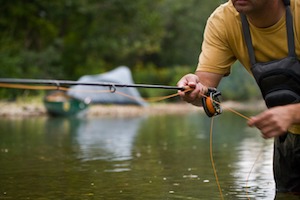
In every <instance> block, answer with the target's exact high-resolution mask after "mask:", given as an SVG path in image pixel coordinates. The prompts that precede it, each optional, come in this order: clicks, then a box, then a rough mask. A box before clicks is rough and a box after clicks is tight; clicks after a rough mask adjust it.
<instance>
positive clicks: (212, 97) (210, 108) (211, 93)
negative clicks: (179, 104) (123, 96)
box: [0, 78, 222, 117]
mask: <svg viewBox="0 0 300 200" xmlns="http://www.w3.org/2000/svg"><path fill="white" fill-rule="evenodd" d="M1 83H2V84H35V85H50V86H54V87H56V88H57V89H60V88H61V87H63V86H76V85H81V86H104V87H109V88H110V92H112V93H114V92H116V90H117V89H116V88H117V87H122V88H152V89H167V90H181V91H191V90H192V89H191V88H190V87H188V86H185V87H177V86H168V85H151V84H122V83H111V82H80V81H70V80H49V79H18V78H0V87H1ZM172 96H173V95H172ZM220 96H221V93H220V92H219V91H217V89H216V88H208V91H207V93H206V94H205V95H203V98H202V106H203V108H204V111H205V113H206V114H207V116H208V117H213V116H216V115H219V114H221V113H222V108H221V106H220V100H219V97H220Z"/></svg>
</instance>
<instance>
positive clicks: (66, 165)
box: [0, 112, 275, 200]
mask: <svg viewBox="0 0 300 200" xmlns="http://www.w3.org/2000/svg"><path fill="white" fill-rule="evenodd" d="M245 114H246V115H250V114H249V113H245ZM210 123H211V119H210V118H208V117H207V116H205V114H203V113H190V114H185V115H182V114H180V115H159V116H145V117H130V118H113V117H106V118H105V117H94V118H51V117H31V118H15V119H6V118H1V119H0V169H1V171H0V199H41V200H44V199H55V200H57V199H72V200H74V199H112V200H114V199H116V200H117V199H118V200H119V199H132V200H133V199H143V200H144V199H151V200H152V199H163V200H164V199H192V200H194V199H210V200H211V199H221V196H220V192H219V190H218V185H217V183H216V178H215V176H214V172H213V168H212V164H211V161H210V146H209V144H210V135H209V134H210ZM212 132H213V137H212V138H213V140H212V142H213V159H214V164H215V167H216V170H217V177H218V180H219V184H220V188H221V190H222V195H223V197H224V199H247V198H251V199H274V197H275V188H274V180H273V174H272V153H273V141H272V140H264V139H262V138H261V136H260V133H259V132H258V131H257V130H256V129H254V128H249V127H247V125H246V121H245V119H243V118H241V117H239V116H237V115H235V114H232V113H230V112H224V113H223V114H222V115H220V116H218V117H216V118H214V125H213V131H212Z"/></svg>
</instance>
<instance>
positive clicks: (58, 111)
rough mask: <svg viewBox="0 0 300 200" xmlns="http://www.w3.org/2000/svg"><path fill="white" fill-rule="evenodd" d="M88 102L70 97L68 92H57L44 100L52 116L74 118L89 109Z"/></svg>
mask: <svg viewBox="0 0 300 200" xmlns="http://www.w3.org/2000/svg"><path fill="white" fill-rule="evenodd" d="M89 103H90V102H89V101H88V100H80V99H77V98H74V97H71V96H69V95H68V94H67V93H66V92H63V91H55V92H51V93H49V94H47V95H46V96H45V98H44V106H45V108H46V110H47V112H48V114H49V115H51V116H74V115H77V114H79V113H82V112H84V111H85V110H86V109H87V108H88V107H89Z"/></svg>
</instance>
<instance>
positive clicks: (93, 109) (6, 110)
mask: <svg viewBox="0 0 300 200" xmlns="http://www.w3.org/2000/svg"><path fill="white" fill-rule="evenodd" d="M222 107H223V109H224V110H226V108H232V109H234V110H237V111H245V110H251V111H259V110H263V109H265V105H264V102H263V101H255V102H243V103H241V102H234V101H228V102H223V103H222ZM187 112H203V109H202V108H198V107H195V106H192V105H190V104H187V103H185V102H179V103H155V104H150V105H149V106H147V107H140V106H134V105H91V106H90V107H89V109H88V110H87V112H86V115H87V117H97V116H105V117H134V116H142V115H162V114H185V113H187ZM31 116H47V111H46V109H45V107H44V105H43V103H42V102H39V101H33V102H0V117H31Z"/></svg>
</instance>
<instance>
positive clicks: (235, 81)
mask: <svg viewBox="0 0 300 200" xmlns="http://www.w3.org/2000/svg"><path fill="white" fill-rule="evenodd" d="M219 90H220V91H221V92H222V99H223V100H249V99H260V98H261V95H260V91H259V88H258V86H257V84H256V82H255V80H254V78H253V77H252V76H251V75H250V74H249V73H248V72H247V71H246V70H245V68H244V67H243V66H242V65H241V64H240V63H239V62H236V63H235V64H234V65H233V67H232V71H231V74H230V75H229V76H228V77H226V78H223V80H222V82H221V84H220V88H219Z"/></svg>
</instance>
